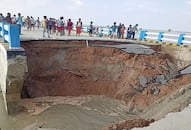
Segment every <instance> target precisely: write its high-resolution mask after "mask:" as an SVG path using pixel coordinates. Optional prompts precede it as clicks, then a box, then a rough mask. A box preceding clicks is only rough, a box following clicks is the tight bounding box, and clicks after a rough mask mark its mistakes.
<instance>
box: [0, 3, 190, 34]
mask: <svg viewBox="0 0 191 130" xmlns="http://www.w3.org/2000/svg"><path fill="white" fill-rule="evenodd" d="M0 12H1V13H3V14H4V15H6V13H7V12H10V13H11V14H17V13H18V12H20V13H21V14H22V15H23V16H34V17H35V18H36V17H40V18H42V16H43V15H46V16H48V17H54V18H56V19H57V18H59V17H60V16H64V18H65V19H68V18H71V19H72V21H73V22H74V23H75V22H76V21H77V19H78V18H82V21H83V23H84V24H89V22H90V21H94V25H112V24H113V22H114V21H115V22H117V24H118V23H119V22H121V23H124V24H125V25H126V26H127V25H129V24H132V25H134V24H136V23H138V24H139V27H140V28H145V29H165V30H167V29H172V30H174V31H189V32H191V0H0Z"/></svg>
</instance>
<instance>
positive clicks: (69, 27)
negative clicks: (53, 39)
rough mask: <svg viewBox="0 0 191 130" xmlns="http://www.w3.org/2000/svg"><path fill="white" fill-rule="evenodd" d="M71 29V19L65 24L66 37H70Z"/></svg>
mask: <svg viewBox="0 0 191 130" xmlns="http://www.w3.org/2000/svg"><path fill="white" fill-rule="evenodd" d="M72 28H73V23H72V21H71V19H68V23H67V29H68V36H70V34H71V31H72Z"/></svg>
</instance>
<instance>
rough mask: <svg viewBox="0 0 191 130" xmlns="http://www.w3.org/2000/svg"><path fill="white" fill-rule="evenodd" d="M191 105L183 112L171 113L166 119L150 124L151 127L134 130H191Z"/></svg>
mask: <svg viewBox="0 0 191 130" xmlns="http://www.w3.org/2000/svg"><path fill="white" fill-rule="evenodd" d="M190 129H191V104H190V105H189V106H188V107H187V108H185V109H184V110H182V111H181V112H176V113H170V114H168V115H167V116H166V117H165V118H163V119H161V120H159V121H157V122H154V123H152V124H150V126H149V127H145V128H135V129H132V130H190Z"/></svg>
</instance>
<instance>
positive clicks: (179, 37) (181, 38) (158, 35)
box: [82, 26, 191, 46]
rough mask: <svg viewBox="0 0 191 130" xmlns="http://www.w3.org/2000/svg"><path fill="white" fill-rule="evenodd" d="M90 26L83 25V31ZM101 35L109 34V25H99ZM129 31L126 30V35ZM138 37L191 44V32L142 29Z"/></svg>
mask: <svg viewBox="0 0 191 130" xmlns="http://www.w3.org/2000/svg"><path fill="white" fill-rule="evenodd" d="M88 30H89V26H83V28H82V31H84V32H88ZM98 34H99V36H104V35H105V36H109V35H110V28H108V27H99V30H98ZM126 35H127V31H126V30H125V37H126ZM135 38H136V39H139V40H150V41H154V42H164V43H169V44H175V45H185V46H191V33H180V32H173V31H171V32H168V31H166V32H162V31H158V30H140V31H138V32H137V33H136V35H135Z"/></svg>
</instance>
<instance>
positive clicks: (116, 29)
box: [109, 22, 138, 39]
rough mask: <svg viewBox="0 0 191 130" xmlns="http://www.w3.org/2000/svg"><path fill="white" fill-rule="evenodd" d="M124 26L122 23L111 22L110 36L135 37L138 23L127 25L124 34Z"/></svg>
mask: <svg viewBox="0 0 191 130" xmlns="http://www.w3.org/2000/svg"><path fill="white" fill-rule="evenodd" d="M125 30H126V27H125V25H124V24H121V23H119V25H118V26H117V24H116V22H114V23H113V25H112V26H111V27H110V33H109V35H110V38H122V39H123V38H126V39H135V33H136V32H137V31H138V24H135V25H134V26H132V25H129V27H128V28H127V30H126V32H127V35H126V37H124V35H125Z"/></svg>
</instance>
